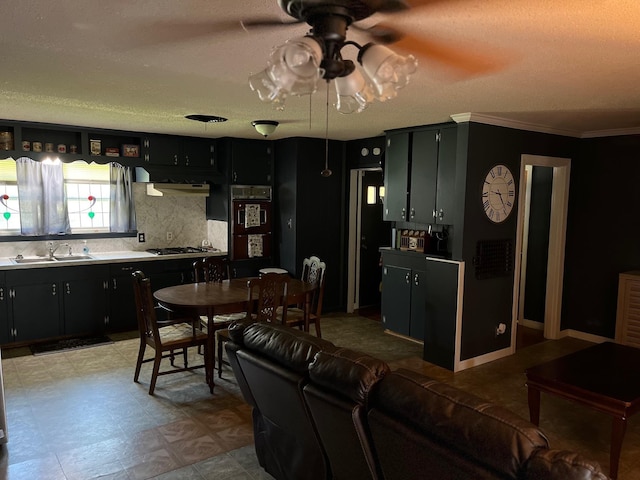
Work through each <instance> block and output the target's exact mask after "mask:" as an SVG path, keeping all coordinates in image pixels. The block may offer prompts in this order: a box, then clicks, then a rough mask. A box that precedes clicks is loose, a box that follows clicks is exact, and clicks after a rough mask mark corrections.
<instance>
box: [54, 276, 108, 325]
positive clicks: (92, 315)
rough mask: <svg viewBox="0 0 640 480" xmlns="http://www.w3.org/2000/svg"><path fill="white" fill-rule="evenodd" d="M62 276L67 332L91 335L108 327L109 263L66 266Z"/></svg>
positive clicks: (64, 321) (63, 311)
mask: <svg viewBox="0 0 640 480" xmlns="http://www.w3.org/2000/svg"><path fill="white" fill-rule="evenodd" d="M63 270H64V272H62V275H61V276H62V277H63V278H64V280H63V281H62V318H63V332H62V333H63V334H64V335H84V334H87V335H91V334H95V333H98V332H103V331H104V330H105V325H106V323H107V317H108V311H107V298H108V289H109V267H108V266H107V265H94V266H78V267H67V268H64V269H63Z"/></svg>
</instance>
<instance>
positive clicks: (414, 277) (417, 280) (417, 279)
mask: <svg viewBox="0 0 640 480" xmlns="http://www.w3.org/2000/svg"><path fill="white" fill-rule="evenodd" d="M413 283H414V285H416V286H418V285H420V276H419V275H418V274H417V273H416V274H415V275H414V276H413Z"/></svg>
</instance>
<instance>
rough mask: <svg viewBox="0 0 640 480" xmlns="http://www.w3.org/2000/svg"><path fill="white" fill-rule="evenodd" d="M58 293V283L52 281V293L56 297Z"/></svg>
mask: <svg viewBox="0 0 640 480" xmlns="http://www.w3.org/2000/svg"><path fill="white" fill-rule="evenodd" d="M57 294H58V291H57V290H56V284H55V283H52V284H51V295H53V296H54V297H55V296H56V295H57Z"/></svg>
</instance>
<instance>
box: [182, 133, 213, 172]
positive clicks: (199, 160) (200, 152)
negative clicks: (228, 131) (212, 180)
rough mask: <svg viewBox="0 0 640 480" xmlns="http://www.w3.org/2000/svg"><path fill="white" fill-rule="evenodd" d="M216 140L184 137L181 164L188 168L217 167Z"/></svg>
mask: <svg viewBox="0 0 640 480" xmlns="http://www.w3.org/2000/svg"><path fill="white" fill-rule="evenodd" d="M215 154H216V149H215V140H213V139H210V138H192V137H184V138H183V139H182V151H181V154H180V164H181V165H184V166H186V167H210V168H215V167H217V165H216V162H215Z"/></svg>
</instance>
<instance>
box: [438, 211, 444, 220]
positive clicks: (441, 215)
mask: <svg viewBox="0 0 640 480" xmlns="http://www.w3.org/2000/svg"><path fill="white" fill-rule="evenodd" d="M443 218H444V210H442V209H440V212H439V213H438V220H442V219H443Z"/></svg>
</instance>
